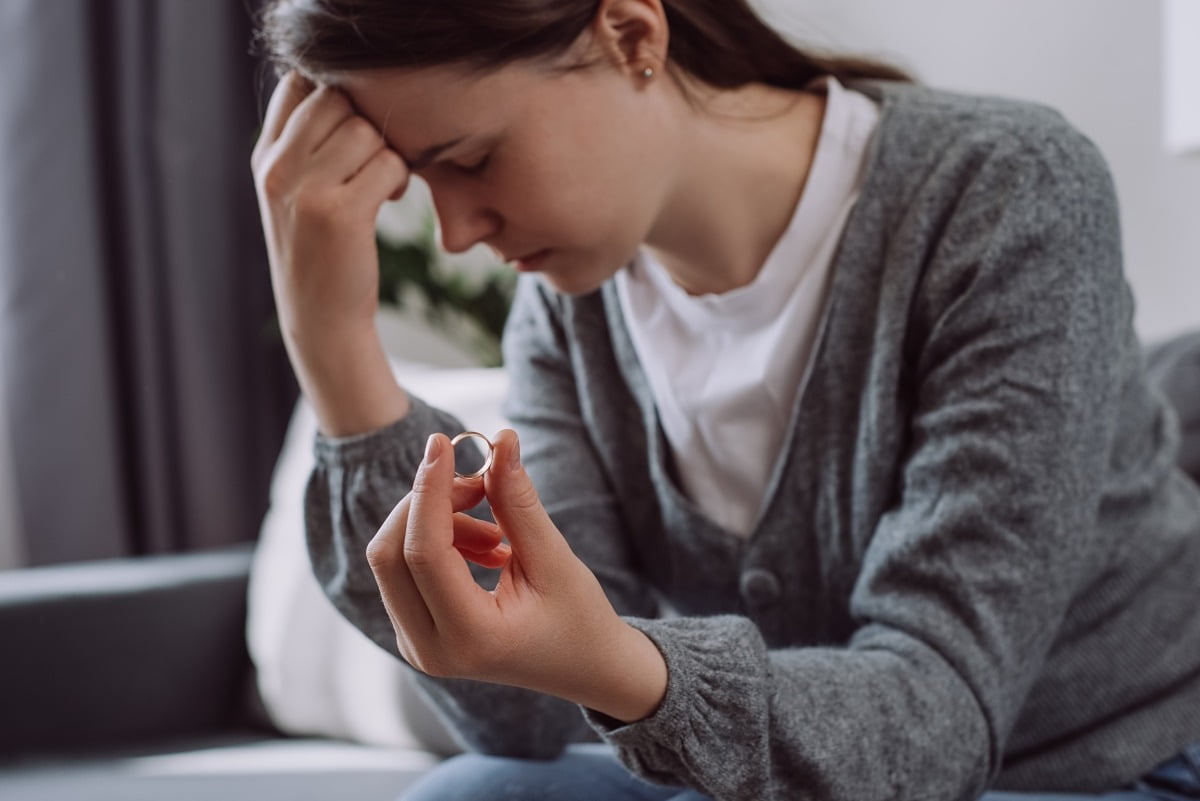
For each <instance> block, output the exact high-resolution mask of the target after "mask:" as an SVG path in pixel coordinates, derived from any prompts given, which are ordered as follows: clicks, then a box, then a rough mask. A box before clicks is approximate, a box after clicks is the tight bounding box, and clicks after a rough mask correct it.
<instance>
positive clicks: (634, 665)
mask: <svg viewBox="0 0 1200 801" xmlns="http://www.w3.org/2000/svg"><path fill="white" fill-rule="evenodd" d="M618 621H619V623H620V626H619V627H618V628H617V629H616V630H615V633H614V635H613V637H612V638H611V639H610V640H609V641H608V642H607V643H605V644H603V652H602V653H601V654H600V655H599V659H598V660H597V662H596V663H595V664H594V666H593V668H592V670H591V671H590V672H591V674H592V676H593V678H594V681H592V682H589V686H588V687H587V689H586V691H583V692H581V693H580V696H581V697H579V698H573V699H571V700H573V701H575V702H576V703H579V704H581V705H582V706H585V707H587V708H588V709H593V710H595V711H597V712H600V713H601V714H604V715H607V716H608V717H610V718H613V719H615V720H619V721H623V722H625V723H633V722H636V721H639V720H645V719H646V718H648V717H650V716H651V715H653V714H654V713H655V712H656V711H658V708H659V706H661V705H662V700H663V698H664V697H665V696H666V694H667V679H668V672H667V662H666V660H665V659H664V658H663V655H662V652H661V651H659V650H658V646H657V645H655V644H654V641H653V640H651V639H650V638H649V637H648V636H646V634H645V633H644V632H642V631H641V630H639V629H636V628H634V627H633V626H631V625H629V624H628V623H626V622H625V621H624V620H620V619H619V618H618Z"/></svg>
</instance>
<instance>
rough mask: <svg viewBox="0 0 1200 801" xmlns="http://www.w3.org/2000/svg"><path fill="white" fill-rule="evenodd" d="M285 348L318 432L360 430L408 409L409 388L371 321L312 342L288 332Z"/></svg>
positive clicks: (346, 433)
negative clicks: (394, 368) (395, 371)
mask: <svg viewBox="0 0 1200 801" xmlns="http://www.w3.org/2000/svg"><path fill="white" fill-rule="evenodd" d="M287 349H288V353H289V356H290V357H291V361H292V365H293V367H294V369H295V372H296V378H297V380H298V381H299V383H300V389H301V391H302V392H303V393H304V396H305V397H306V398H307V399H308V401H309V403H311V404H312V407H313V409H314V411H315V412H316V415H317V420H318V425H319V427H320V430H321V433H322V434H324V435H326V436H329V437H346V436H352V435H354V434H363V433H366V432H369V431H374V430H376V429H379V428H383V427H384V426H387V425H390V424H391V423H394V422H396V421H397V420H399V419H400V418H402V417H404V416H405V415H406V414H408V411H409V408H410V406H411V404H410V402H409V398H408V393H406V392H405V391H404V389H403V388H402V387H401V386H400V385H399V384H398V383H396V379H395V376H394V375H393V374H392V368H391V365H390V364H389V362H388V358H387V353H386V352H385V351H384V349H383V344H382V343H381V342H380V339H379V335H378V333H377V332H376V331H375V329H374V327H373V326H372V327H370V328H367V329H363V330H359V331H354V332H345V333H342V334H328V335H326V336H324V337H321V338H319V339H318V340H316V341H315V342H314V343H312V344H307V343H304V342H303V341H301V340H300V339H299V338H296V337H288V338H287Z"/></svg>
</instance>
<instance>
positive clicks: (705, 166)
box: [645, 84, 825, 295]
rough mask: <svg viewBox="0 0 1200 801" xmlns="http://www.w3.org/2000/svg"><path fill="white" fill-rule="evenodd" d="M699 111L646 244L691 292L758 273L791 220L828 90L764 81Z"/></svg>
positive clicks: (722, 288)
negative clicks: (783, 86)
mask: <svg viewBox="0 0 1200 801" xmlns="http://www.w3.org/2000/svg"><path fill="white" fill-rule="evenodd" d="M690 113H691V115H692V117H693V118H692V119H691V120H689V121H688V124H687V125H685V126H681V130H683V131H684V135H683V136H682V137H681V141H680V142H679V151H678V152H679V155H680V158H679V159H678V160H677V161H676V164H677V166H678V169H677V173H676V177H675V181H674V186H673V187H672V188H671V190H670V191H669V192H668V194H667V200H666V203H665V204H664V206H663V209H662V212H661V213H660V214H659V216H658V218H657V219H656V221H655V224H654V226H653V228H652V229H651V231H650V235H649V236H648V237H647V240H646V243H645V244H646V246H647V247H648V248H649V249H650V251H651V253H653V255H654V256H655V257H656V258H657V259H658V260H659V261H660V262H661V263H662V264H663V266H664V267H666V269H667V271H668V272H669V273H670V274H671V276H672V277H673V278H674V279H675V282H676V283H678V284H679V285H680V286H682V287H683V288H684V289H685V290H687V291H688V292H689V293H691V294H693V295H701V294H709V293H721V292H728V291H730V290H733V289H737V288H738V287H741V286H745V285H747V284H749V283H750V282H752V281H753V280H754V278H755V276H756V275H758V272H759V270H760V269H761V268H762V265H763V263H764V262H765V261H766V259H767V256H769V255H770V253H771V251H772V250H773V249H774V248H775V245H776V243H777V242H778V241H779V239H780V237H782V236H783V233H784V231H786V230H787V227H788V225H789V223H790V222H791V219H792V216H793V214H794V213H795V210H796V205H797V203H798V202H799V200H800V195H801V194H802V192H803V190H804V185H805V183H806V180H807V178H808V173H809V168H810V167H811V165H812V161H813V155H814V154H815V152H816V148H817V140H818V139H819V137H820V132H821V123H822V120H823V119H824V113H825V95H824V94H820V93H817V92H800V91H789V90H784V89H778V88H775V87H769V86H764V85H761V84H755V85H751V86H748V87H744V88H740V89H737V90H731V91H721V92H716V93H713V94H712V95H711V96H710V97H709V98H707V99H706V100H705V103H704V105H703V107H702V109H697V110H696V111H693V112H690Z"/></svg>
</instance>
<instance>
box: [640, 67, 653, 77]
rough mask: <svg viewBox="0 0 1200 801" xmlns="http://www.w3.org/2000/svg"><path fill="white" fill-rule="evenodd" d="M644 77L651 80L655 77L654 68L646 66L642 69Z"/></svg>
mask: <svg viewBox="0 0 1200 801" xmlns="http://www.w3.org/2000/svg"><path fill="white" fill-rule="evenodd" d="M642 77H643V78H645V79H646V80H650V79H651V78H653V77H654V68H653V67H646V68H645V69H644V70H642Z"/></svg>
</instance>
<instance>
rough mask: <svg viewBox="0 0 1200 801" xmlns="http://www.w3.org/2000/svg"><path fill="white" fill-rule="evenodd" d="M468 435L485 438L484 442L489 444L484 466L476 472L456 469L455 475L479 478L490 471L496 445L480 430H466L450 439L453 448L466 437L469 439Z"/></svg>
mask: <svg viewBox="0 0 1200 801" xmlns="http://www.w3.org/2000/svg"><path fill="white" fill-rule="evenodd" d="M468 437H475V438H476V439H481V440H483V442H484V444H485V445H487V456H486V457H485V458H484V460H483V467H481V468H479V469H478V470H476V471H475V472H474V473H460V472H458V471H457V470H455V471H454V475H456V476H458V477H459V478H479V477H481V476H482V475H483V474H484V473H486V472H487V471H488V468H489V467H491V466H492V454H493V453H494V452H495V446H493V445H492V441H491V440H490V439H488V438H487V437H485V436H484V435H483V434H480V433H479V432H478V431H464V432H462V433H461V434H459V435H458V436H457V437H455V438H454V439H452V440H450V447H452V448H453V447H454V446H455V445H457V444H458V443H460V442H462V441H463V440H464V439H467V438H468Z"/></svg>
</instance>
